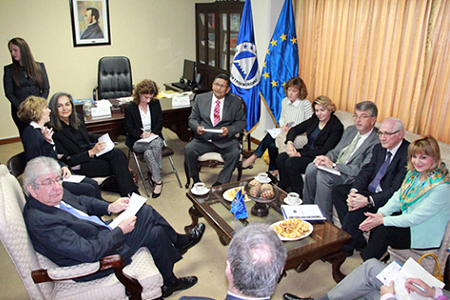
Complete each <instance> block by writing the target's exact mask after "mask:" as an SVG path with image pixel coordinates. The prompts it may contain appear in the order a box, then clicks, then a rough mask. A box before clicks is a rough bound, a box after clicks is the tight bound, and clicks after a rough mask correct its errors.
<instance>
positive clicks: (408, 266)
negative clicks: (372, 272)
mask: <svg viewBox="0 0 450 300" xmlns="http://www.w3.org/2000/svg"><path fill="white" fill-rule="evenodd" d="M377 278H378V279H379V280H380V281H381V282H382V283H383V284H386V285H389V283H390V282H391V281H392V280H394V282H395V284H394V289H395V297H396V298H397V299H399V300H424V299H429V298H425V297H422V296H420V295H419V294H417V293H411V294H408V292H407V291H406V288H405V282H406V280H407V279H408V278H420V279H422V280H423V281H424V282H425V283H426V284H428V285H429V286H435V287H439V288H443V287H444V285H445V284H444V283H443V282H441V281H439V280H437V279H436V278H435V277H434V276H433V275H431V274H430V273H428V272H427V271H426V270H425V269H424V268H423V267H422V266H421V265H420V264H418V263H417V262H416V261H415V260H414V259H412V258H409V259H408V260H407V261H406V262H405V264H404V265H403V267H402V266H400V264H399V263H398V262H397V261H394V262H392V263H391V264H389V265H388V266H387V267H386V268H384V269H383V271H381V272H380V274H378V275H377Z"/></svg>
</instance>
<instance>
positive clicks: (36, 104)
mask: <svg viewBox="0 0 450 300" xmlns="http://www.w3.org/2000/svg"><path fill="white" fill-rule="evenodd" d="M17 116H18V117H19V119H20V120H21V121H22V122H25V123H28V124H30V125H28V126H27V127H25V129H24V131H23V133H22V144H23V149H24V151H25V157H26V159H27V162H28V161H30V160H32V159H33V158H35V157H38V156H47V157H51V158H54V159H57V154H56V151H55V144H54V142H53V130H52V129H49V128H48V127H46V126H45V124H46V123H48V122H49V121H50V109H49V108H48V107H47V100H45V99H44V98H41V97H38V96H29V97H28V98H26V99H25V101H23V102H22V103H20V105H19V111H18V112H17ZM58 163H59V165H60V166H61V171H62V174H61V176H62V177H63V178H68V177H70V176H71V175H72V173H71V172H70V170H69V168H68V167H67V165H66V164H64V163H63V162H61V161H58ZM63 186H64V188H66V189H67V190H68V191H69V192H71V193H72V194H75V195H85V196H90V197H95V198H97V199H103V198H102V195H101V192H100V188H99V186H98V184H97V181H95V180H94V179H91V178H88V177H86V178H84V179H83V181H81V182H80V183H71V182H66V181H64V182H63Z"/></svg>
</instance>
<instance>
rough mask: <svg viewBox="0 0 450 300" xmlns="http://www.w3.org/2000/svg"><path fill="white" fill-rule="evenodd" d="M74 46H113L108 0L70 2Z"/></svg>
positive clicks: (77, 0) (75, 0) (71, 0)
mask: <svg viewBox="0 0 450 300" xmlns="http://www.w3.org/2000/svg"><path fill="white" fill-rule="evenodd" d="M70 13H71V17H72V37H73V46H74V47H79V46H97V45H111V33H110V27H109V7H108V0H91V1H84V0H70Z"/></svg>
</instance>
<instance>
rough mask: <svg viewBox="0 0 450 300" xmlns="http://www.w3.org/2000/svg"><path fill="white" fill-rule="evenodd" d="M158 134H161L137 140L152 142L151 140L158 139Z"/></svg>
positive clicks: (139, 141)
mask: <svg viewBox="0 0 450 300" xmlns="http://www.w3.org/2000/svg"><path fill="white" fill-rule="evenodd" d="M158 136H159V135H157V134H154V135H151V136H149V137H148V138H145V139H140V140H137V142H138V143H150V142H151V141H153V140H154V139H156V138H157V137H158Z"/></svg>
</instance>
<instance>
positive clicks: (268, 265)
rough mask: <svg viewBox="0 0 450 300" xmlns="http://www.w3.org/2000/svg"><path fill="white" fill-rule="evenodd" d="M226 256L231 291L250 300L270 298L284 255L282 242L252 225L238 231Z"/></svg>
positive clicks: (262, 226) (260, 226) (262, 227)
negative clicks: (250, 299)
mask: <svg viewBox="0 0 450 300" xmlns="http://www.w3.org/2000/svg"><path fill="white" fill-rule="evenodd" d="M227 253H228V263H229V268H230V271H231V275H232V283H231V284H232V285H233V286H234V288H236V289H237V290H238V291H239V292H240V293H242V294H243V295H244V296H247V297H253V298H256V297H270V296H271V295H272V294H273V292H274V290H275V286H276V285H277V283H278V280H279V278H280V276H281V273H282V271H283V268H284V265H285V263H286V257H287V254H286V248H285V247H284V245H283V242H281V240H280V239H279V238H278V236H277V234H276V233H275V231H273V230H272V229H271V228H270V226H268V225H266V224H261V223H252V224H250V225H248V226H247V227H245V228H243V229H241V230H240V231H238V232H237V233H236V235H235V236H234V238H233V240H232V241H231V244H230V246H229V247H228V251H227ZM229 280H230V278H229Z"/></svg>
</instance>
